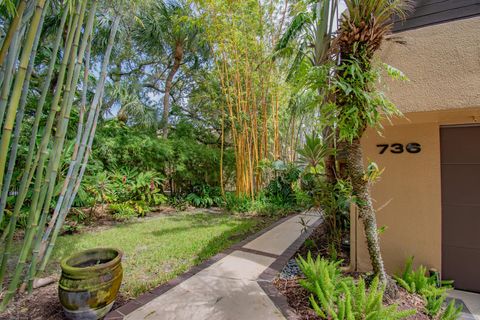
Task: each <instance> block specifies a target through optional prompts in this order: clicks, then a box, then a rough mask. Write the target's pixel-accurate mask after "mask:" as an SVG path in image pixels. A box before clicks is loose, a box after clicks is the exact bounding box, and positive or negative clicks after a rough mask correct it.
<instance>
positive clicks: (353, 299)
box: [297, 253, 416, 320]
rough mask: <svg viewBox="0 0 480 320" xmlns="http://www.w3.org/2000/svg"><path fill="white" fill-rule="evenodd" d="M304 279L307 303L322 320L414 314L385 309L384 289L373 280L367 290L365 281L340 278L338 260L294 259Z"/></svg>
mask: <svg viewBox="0 0 480 320" xmlns="http://www.w3.org/2000/svg"><path fill="white" fill-rule="evenodd" d="M297 262H298V264H299V267H300V269H301V270H302V272H303V273H304V274H305V277H306V279H305V280H304V279H301V280H299V282H300V284H301V285H302V286H303V287H304V288H306V289H307V290H308V291H310V292H311V293H312V295H311V296H310V303H311V305H312V307H313V309H314V310H315V313H316V314H317V315H318V316H319V317H320V318H322V319H338V320H343V319H352V320H357V319H358V320H361V319H375V320H385V319H387V320H388V319H392V320H393V319H404V318H408V317H409V316H411V315H413V314H415V313H416V311H415V310H404V311H399V310H398V306H397V305H391V306H388V307H385V306H384V305H383V296H384V292H385V286H383V287H382V286H381V285H380V282H379V279H378V277H375V278H374V279H373V281H372V282H371V284H370V286H369V288H368V289H367V286H366V284H365V280H364V279H363V278H360V279H359V280H358V281H357V282H355V281H354V280H353V279H352V278H349V277H344V276H342V274H341V272H340V268H339V266H340V264H341V261H337V262H333V261H328V260H325V259H323V258H321V257H320V256H318V257H317V258H316V259H315V260H314V259H313V258H312V256H311V253H308V256H307V259H306V260H305V259H303V258H302V257H299V258H298V259H297Z"/></svg>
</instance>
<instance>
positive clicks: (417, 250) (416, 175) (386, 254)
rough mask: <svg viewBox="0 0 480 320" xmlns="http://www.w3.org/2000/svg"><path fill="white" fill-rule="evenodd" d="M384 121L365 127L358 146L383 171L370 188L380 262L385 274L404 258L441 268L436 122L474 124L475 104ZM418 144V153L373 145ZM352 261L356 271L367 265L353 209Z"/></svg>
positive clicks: (396, 269)
mask: <svg viewBox="0 0 480 320" xmlns="http://www.w3.org/2000/svg"><path fill="white" fill-rule="evenodd" d="M406 116H407V118H402V119H396V120H394V123H393V125H391V124H385V129H384V130H383V133H382V135H379V134H377V132H376V131H375V130H371V129H370V130H368V132H367V133H366V135H365V137H364V139H363V140H362V146H363V150H364V158H365V162H366V163H367V162H369V161H375V162H376V163H377V164H378V165H379V167H380V168H384V169H385V171H384V173H383V174H382V177H381V180H380V181H378V182H377V183H376V184H375V185H374V186H373V188H372V196H373V198H374V201H375V202H374V205H375V208H376V209H379V211H378V212H377V219H378V225H379V226H386V227H387V230H386V231H385V232H384V233H383V234H382V235H381V236H380V238H381V239H380V241H381V248H382V254H383V258H384V260H385V265H386V267H387V271H388V272H389V273H396V272H399V271H400V270H401V268H402V267H403V265H404V263H405V260H406V259H407V257H409V256H411V255H414V256H415V257H416V263H417V265H418V264H423V265H425V266H427V267H429V268H436V269H437V270H440V271H441V258H442V257H441V251H442V250H441V246H442V239H441V223H442V221H441V174H440V147H441V146H440V126H441V125H454V124H468V123H477V120H478V119H480V104H479V105H478V106H477V108H470V109H462V110H453V111H433V112H420V113H409V114H406ZM412 142H416V143H420V144H421V146H422V151H421V152H420V153H418V154H410V153H407V152H405V153H402V154H393V153H391V152H389V151H387V152H385V153H384V154H383V155H380V154H379V151H380V149H379V148H378V147H377V144H393V143H401V144H404V145H406V144H408V143H412ZM352 221H353V227H352V231H351V239H352V261H353V262H354V266H355V265H356V267H357V269H358V270H360V271H368V270H370V269H371V265H370V259H369V255H368V251H367V248H366V242H365V238H364V233H363V224H362V223H361V220H359V221H357V217H356V212H355V210H352Z"/></svg>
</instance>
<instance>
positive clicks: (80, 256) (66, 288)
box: [58, 248, 123, 320]
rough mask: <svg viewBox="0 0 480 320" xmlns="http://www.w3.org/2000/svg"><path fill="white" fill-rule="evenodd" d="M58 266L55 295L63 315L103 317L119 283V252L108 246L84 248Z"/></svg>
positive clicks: (75, 319) (86, 319)
mask: <svg viewBox="0 0 480 320" xmlns="http://www.w3.org/2000/svg"><path fill="white" fill-rule="evenodd" d="M61 267H62V277H61V278H60V283H59V288H58V295H59V298H60V302H61V303H62V306H63V310H64V311H65V315H66V316H67V318H68V319H71V320H90V319H92V320H96V319H100V318H102V317H104V316H105V315H106V314H107V313H108V312H109V311H110V309H111V308H112V306H113V303H114V302H115V299H116V297H117V294H118V290H119V289H120V285H121V283H122V277H123V269H122V252H121V251H120V250H117V249H111V248H98V249H91V250H86V251H82V252H79V253H77V254H75V255H73V256H70V257H68V258H66V259H64V260H63V261H62V263H61Z"/></svg>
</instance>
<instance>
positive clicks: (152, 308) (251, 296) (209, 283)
mask: <svg viewBox="0 0 480 320" xmlns="http://www.w3.org/2000/svg"><path fill="white" fill-rule="evenodd" d="M319 219H320V216H319V215H318V214H313V213H312V214H309V213H306V214H301V215H296V216H294V217H291V218H288V219H285V220H283V221H282V222H281V223H279V224H277V225H276V226H274V227H273V228H272V229H270V230H268V229H267V230H268V231H266V232H264V233H261V234H260V235H257V237H255V238H254V239H251V240H247V241H246V242H244V243H242V244H240V245H238V246H236V247H234V249H233V250H232V251H231V252H230V253H229V254H228V255H226V256H224V257H223V258H221V259H219V260H218V261H216V262H215V263H213V264H211V265H210V266H208V267H206V268H204V269H201V270H200V271H198V272H196V273H195V274H193V275H191V276H188V277H187V278H186V279H182V280H181V281H178V283H176V284H174V286H172V287H171V288H168V290H161V291H164V292H159V295H158V296H156V295H155V290H154V291H153V293H150V295H152V294H153V296H149V294H147V296H145V297H144V298H141V299H137V300H135V301H134V302H133V303H129V304H127V305H126V306H124V307H121V308H119V309H117V310H116V311H114V312H112V313H111V314H110V315H108V316H107V318H106V319H109V320H114V319H129V320H142V319H148V320H158V319H162V320H163V319H172V320H173V319H175V320H200V319H209V320H215V319H218V320H220V319H221V320H228V319H235V320H237V319H238V320H241V319H245V320H254V319H262V320H269V319H272V320H273V319H285V316H284V314H282V312H281V310H279V309H278V308H277V306H276V305H275V304H274V303H273V302H272V300H271V299H270V298H269V296H267V294H266V293H265V291H264V289H262V286H261V282H262V280H261V278H262V274H265V273H268V272H269V271H271V273H272V274H275V273H276V271H275V270H271V267H272V265H273V264H275V263H278V262H279V261H278V260H279V259H278V257H279V256H281V255H282V253H284V252H286V251H287V250H289V248H290V250H291V251H292V252H293V253H294V251H293V250H295V251H296V250H297V248H292V245H293V244H297V245H298V246H300V245H301V242H303V241H304V238H305V235H304V234H303V233H302V231H303V229H304V226H302V224H301V221H302V220H303V221H304V222H306V223H307V224H308V225H309V226H312V225H314V224H318V223H319V222H320V220H319ZM301 238H303V239H301ZM299 240H300V241H299ZM293 253H292V254H293ZM281 264H282V266H283V264H284V261H281Z"/></svg>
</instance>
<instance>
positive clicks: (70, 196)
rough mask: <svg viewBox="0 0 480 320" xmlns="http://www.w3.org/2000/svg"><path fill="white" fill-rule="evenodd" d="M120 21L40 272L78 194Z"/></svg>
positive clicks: (42, 255) (44, 241) (117, 19)
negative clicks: (80, 160) (77, 163)
mask: <svg viewBox="0 0 480 320" xmlns="http://www.w3.org/2000/svg"><path fill="white" fill-rule="evenodd" d="M120 20H121V16H120V15H116V16H115V20H114V22H113V25H112V28H111V31H110V37H109V41H108V45H107V48H106V51H105V57H104V60H103V63H102V71H101V73H100V79H99V82H98V83H97V88H96V92H95V96H94V98H93V101H92V105H91V107H90V113H89V117H88V120H87V124H86V126H85V134H84V135H83V137H82V145H81V146H80V151H79V152H78V158H79V159H81V158H82V156H83V165H82V167H81V169H80V173H79V174H78V175H77V178H76V180H75V181H74V180H73V179H72V180H71V181H72V183H70V185H69V188H68V190H67V191H68V193H67V197H66V201H64V203H66V205H63V207H62V208H61V211H60V216H59V219H57V221H56V222H55V229H54V230H53V234H52V237H51V239H50V242H49V243H48V245H46V244H47V242H48V234H49V232H48V230H47V232H45V235H44V238H43V239H42V249H41V252H40V258H41V260H42V262H41V267H40V271H42V270H44V268H45V266H46V264H47V262H48V260H49V258H50V255H51V252H52V249H53V247H54V245H55V241H56V239H57V237H58V234H59V232H60V229H61V227H62V225H63V223H64V221H65V217H66V215H67V214H68V211H69V209H70V207H71V205H72V203H73V200H74V199H75V196H76V194H77V192H78V188H79V185H80V183H81V180H82V178H83V174H84V172H85V167H86V165H87V162H88V156H89V151H87V150H90V149H91V146H92V143H93V139H94V136H95V131H96V126H97V121H98V116H99V113H100V106H101V97H102V96H103V92H104V89H105V81H106V77H107V67H108V65H109V64H110V56H111V53H112V49H113V44H114V41H115V37H116V33H117V30H118V27H119V25H120ZM87 141H88V144H87ZM73 166H75V167H74V168H75V169H78V168H79V167H78V166H76V164H73ZM77 172H78V171H75V173H77ZM52 221H53V220H52ZM50 226H51V225H50V224H49V228H50Z"/></svg>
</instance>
